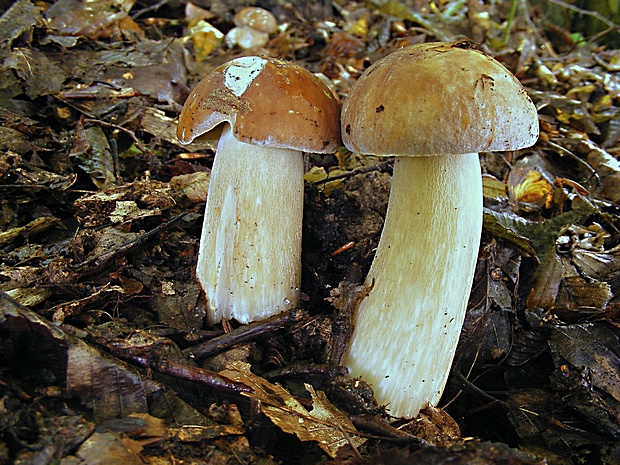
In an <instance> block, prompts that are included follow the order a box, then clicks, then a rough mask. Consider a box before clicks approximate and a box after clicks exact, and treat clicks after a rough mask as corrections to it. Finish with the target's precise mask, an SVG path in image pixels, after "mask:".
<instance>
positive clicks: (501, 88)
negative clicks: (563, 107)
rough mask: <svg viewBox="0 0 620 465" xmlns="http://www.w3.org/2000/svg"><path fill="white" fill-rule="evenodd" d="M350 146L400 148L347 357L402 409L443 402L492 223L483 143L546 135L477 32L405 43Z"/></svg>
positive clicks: (373, 85) (345, 126) (375, 85)
mask: <svg viewBox="0 0 620 465" xmlns="http://www.w3.org/2000/svg"><path fill="white" fill-rule="evenodd" d="M341 129H342V137H343V142H344V144H345V146H346V147H347V148H348V149H349V150H352V151H355V152H358V153H364V154H374V155H383V156H395V157H396V158H395V161H394V173H393V177H392V187H391V191H390V199H389V202H388V209H387V214H386V218H385V223H384V226H383V232H382V235H381V239H380V241H379V246H378V249H377V252H376V255H375V258H374V260H373V263H372V265H371V268H370V271H369V273H368V276H367V278H366V283H367V284H368V286H369V287H370V288H371V290H370V292H369V294H368V296H367V297H366V298H365V299H364V300H363V301H362V302H361V304H360V305H359V308H358V309H357V311H356V314H355V316H354V330H353V335H352V338H351V341H350V345H349V347H348V348H347V351H346V353H345V357H344V360H343V363H344V365H345V366H347V367H349V369H350V371H351V373H352V374H353V375H354V376H361V377H362V378H363V379H364V380H366V381H367V382H369V383H370V384H371V385H372V387H373V389H374V392H375V397H376V399H377V400H378V401H379V402H381V403H385V404H388V409H389V412H390V413H391V414H392V415H393V416H397V417H409V418H411V417H415V416H416V415H417V414H418V412H419V410H420V409H422V408H424V407H425V406H426V405H428V404H430V405H433V406H434V405H437V403H438V402H439V399H440V397H441V395H442V392H443V389H444V387H445V383H446V380H447V378H448V374H449V371H450V366H451V364H452V359H453V357H454V352H455V350H456V345H457V342H458V338H459V334H460V331H461V326H462V323H463V319H464V316H465V310H466V306H467V300H468V297H469V293H470V291H471V284H472V280H473V274H474V268H475V263H476V258H477V254H478V248H479V242H480V234H481V228H482V181H481V173H480V162H479V158H478V153H477V152H479V151H505V150H516V149H520V148H525V147H529V146H531V145H533V144H534V143H535V141H536V139H537V137H538V118H537V112H536V108H535V107H534V105H533V104H532V102H531V100H530V98H529V97H528V95H527V93H526V91H525V90H524V89H523V87H522V86H521V84H520V83H519V82H518V81H517V79H516V78H515V77H514V76H513V75H512V74H511V73H510V72H508V71H507V70H506V69H505V68H504V67H503V66H502V65H501V64H500V63H498V62H497V61H496V60H494V59H493V58H491V57H489V56H487V55H485V54H484V53H482V52H480V51H478V50H475V49H473V48H472V44H471V43H470V42H469V41H462V42H456V43H426V44H419V45H413V46H409V47H406V48H403V49H401V50H398V51H396V52H394V53H392V54H390V55H388V56H387V57H385V58H383V59H381V60H379V61H378V62H376V63H375V64H374V65H372V66H371V67H369V68H368V69H367V70H366V71H365V72H364V74H363V75H362V76H361V77H360V79H359V80H358V81H357V82H356V84H355V85H354V86H353V87H352V89H351V91H350V93H349V95H348V97H347V99H346V100H345V104H344V107H343V110H342V118H341Z"/></svg>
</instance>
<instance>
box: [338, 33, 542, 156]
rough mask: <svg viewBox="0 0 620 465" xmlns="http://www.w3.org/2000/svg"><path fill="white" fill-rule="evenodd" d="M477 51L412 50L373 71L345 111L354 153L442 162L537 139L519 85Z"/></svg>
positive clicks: (432, 46)
mask: <svg viewBox="0 0 620 465" xmlns="http://www.w3.org/2000/svg"><path fill="white" fill-rule="evenodd" d="M471 47H472V43H471V42H469V41H461V42H455V43H448V44H447V43H426V44H417V45H412V46H409V47H406V48H403V49H401V50H398V51H396V52H393V53H392V54H390V55H388V56H386V57H384V58H382V59H381V60H379V61H377V62H376V63H375V64H373V65H372V66H371V67H370V68H368V70H366V72H365V73H364V74H363V75H362V77H361V78H360V79H359V80H358V81H357V82H356V84H355V85H354V86H353V88H352V89H351V91H350V93H349V95H348V97H347V99H346V101H345V104H344V107H343V109H342V120H341V121H342V139H343V142H344V144H345V146H346V147H347V148H348V149H349V150H353V151H356V152H359V153H373V154H377V155H440V154H460V153H472V152H480V151H495V150H516V149H520V148H525V147H529V146H531V145H533V144H534V143H535V142H536V139H537V138H538V115H537V112H536V108H535V107H534V104H533V103H532V101H531V100H530V98H529V96H528V95H527V93H526V91H525V89H523V87H522V86H521V84H520V83H519V81H517V79H516V78H515V77H514V76H513V75H512V74H511V73H510V72H509V71H508V70H506V68H504V67H503V66H502V65H501V64H500V63H499V62H497V61H496V60H495V59H493V58H491V57H490V56H488V55H485V54H484V53H482V52H480V51H478V50H475V49H472V48H471Z"/></svg>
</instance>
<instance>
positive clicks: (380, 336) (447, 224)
mask: <svg viewBox="0 0 620 465" xmlns="http://www.w3.org/2000/svg"><path fill="white" fill-rule="evenodd" d="M481 228H482V178H481V174H480V163H479V161H478V154H476V153H470V154H466V155H447V156H433V157H419V156H416V157H399V158H397V159H396V162H395V165H394V175H393V178H392V187H391V191H390V199H389V203H388V210H387V215H386V218H385V223H384V226H383V232H382V234H381V240H380V241H379V247H378V249H377V253H376V256H375V259H374V261H373V264H372V266H371V268H370V271H369V274H368V277H367V279H366V282H367V284H369V285H370V284H371V283H373V282H374V287H372V290H371V291H370V293H369V295H368V296H367V297H366V298H365V299H364V300H363V301H362V303H361V304H360V306H359V308H358V310H357V312H356V316H355V320H354V326H355V327H354V331H353V336H352V339H351V343H350V345H349V347H348V349H347V352H346V354H345V358H344V362H343V363H344V365H345V366H347V367H349V369H350V371H351V373H352V375H353V376H356V377H360V376H361V377H362V378H363V379H364V380H366V381H367V382H369V383H370V384H371V386H372V387H373V390H374V393H375V398H376V399H377V401H378V402H379V403H382V404H389V405H388V410H389V412H390V413H391V414H392V415H393V416H396V417H407V418H412V417H415V416H416V415H417V414H418V412H419V411H420V409H422V408H424V407H425V406H427V404H430V405H433V406H434V405H437V403H438V402H439V399H440V398H441V394H442V392H443V389H444V387H445V384H446V380H447V378H448V374H449V371H450V367H451V364H452V359H453V357H454V352H455V350H456V345H457V342H458V338H459V334H460V332H461V326H462V324H463V319H464V316H465V310H466V307H467V300H468V297H469V293H470V291H471V285H472V280H473V275H474V269H475V264H476V259H477V255H478V248H479V243H480V234H481Z"/></svg>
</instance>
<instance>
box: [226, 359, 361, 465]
mask: <svg viewBox="0 0 620 465" xmlns="http://www.w3.org/2000/svg"><path fill="white" fill-rule="evenodd" d="M221 374H222V375H223V376H226V377H228V378H230V379H233V380H235V381H238V382H241V383H244V384H246V385H248V386H250V387H252V389H254V393H253V394H251V395H252V397H255V398H256V399H258V400H260V401H261V402H262V411H263V413H264V414H265V415H267V417H269V419H270V420H271V421H272V422H273V423H274V424H275V425H276V426H278V427H279V428H280V429H281V430H282V431H284V432H286V433H293V434H295V435H296V436H297V437H298V438H299V439H300V440H301V441H316V442H318V445H319V447H321V449H323V450H324V451H325V452H326V453H327V454H328V455H329V456H330V457H332V458H335V457H336V454H337V453H338V450H339V449H340V448H341V447H343V446H346V445H348V444H350V445H352V446H354V447H359V446H360V445H362V444H363V443H364V442H365V441H366V440H365V439H364V438H361V437H359V436H357V435H356V434H355V432H356V430H355V427H354V426H353V423H351V421H350V420H349V418H348V417H347V416H346V415H344V414H343V413H342V412H341V411H339V410H338V409H337V408H336V407H335V406H334V405H333V404H332V403H331V402H329V400H328V399H327V397H326V396H325V394H324V393H323V392H321V391H318V392H316V391H315V390H314V388H313V387H312V386H310V385H309V384H305V387H306V390H307V391H308V392H309V393H310V395H311V396H312V405H313V409H312V410H311V411H308V410H306V409H305V408H304V406H303V405H301V404H300V403H299V401H297V399H295V397H293V396H292V395H291V393H290V392H288V391H287V390H286V389H284V388H283V387H282V386H281V385H279V384H271V383H270V382H269V381H267V380H265V379H263V378H261V377H259V376H256V375H255V374H253V373H252V372H251V371H250V365H249V364H247V363H243V362H231V363H229V364H228V365H227V369H226V370H224V371H222V372H221Z"/></svg>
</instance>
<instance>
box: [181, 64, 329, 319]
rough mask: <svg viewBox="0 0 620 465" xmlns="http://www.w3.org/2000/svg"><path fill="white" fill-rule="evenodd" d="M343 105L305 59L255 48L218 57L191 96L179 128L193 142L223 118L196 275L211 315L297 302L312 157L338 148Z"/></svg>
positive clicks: (249, 315) (238, 315)
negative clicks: (308, 157)
mask: <svg viewBox="0 0 620 465" xmlns="http://www.w3.org/2000/svg"><path fill="white" fill-rule="evenodd" d="M338 116H339V107H338V103H337V101H336V99H335V98H334V96H333V94H332V93H331V92H330V90H329V89H328V88H327V86H326V85H325V84H324V83H323V82H322V81H321V80H320V79H319V78H318V77H316V76H315V75H314V74H312V73H311V72H309V71H308V70H306V69H305V68H302V67H301V66H298V65H295V64H292V63H288V62H285V61H281V60H276V59H268V58H262V57H258V56H247V57H241V58H236V59H234V60H231V61H229V62H227V63H225V64H223V65H222V66H219V67H218V68H216V69H215V70H213V72H211V73H210V74H209V75H208V76H207V77H206V78H204V79H203V80H202V81H201V82H200V83H198V85H196V87H195V88H194V89H193V91H192V92H191V94H190V95H189V97H188V99H187V101H186V102H185V104H184V106H183V110H182V111H181V115H180V117H179V124H178V128H177V137H178V138H179V140H180V141H181V142H182V143H184V144H188V143H190V142H192V141H193V140H194V138H196V137H198V136H200V135H202V134H204V133H206V132H208V131H210V130H211V129H213V128H214V127H215V126H217V125H219V124H220V123H228V124H227V125H225V127H224V129H223V132H222V135H221V136H220V139H219V142H218V146H217V150H216V157H215V161H214V163H213V169H212V171H211V180H210V184H209V190H208V194H207V206H206V211H205V217H204V225H203V229H202V236H201V239H200V250H199V252H198V263H197V267H196V276H197V278H198V280H199V281H200V284H201V285H202V288H203V289H204V291H205V294H206V298H207V305H208V308H207V321H208V322H209V323H210V324H213V323H216V322H219V321H220V320H221V319H231V318H235V319H236V320H238V321H239V322H241V323H247V322H250V321H255V320H259V319H263V318H266V317H269V316H271V315H274V314H276V313H279V312H282V311H285V310H289V309H291V308H294V307H296V306H297V305H298V304H299V295H300V291H299V286H300V279H301V229H302V211H303V188H304V186H303V174H304V165H303V157H302V153H301V151H307V152H319V153H323V152H332V151H334V150H335V149H336V148H337V147H338V144H339V141H340V134H339V133H340V126H339V123H338Z"/></svg>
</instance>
